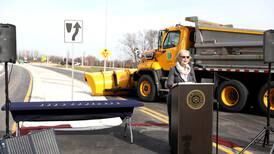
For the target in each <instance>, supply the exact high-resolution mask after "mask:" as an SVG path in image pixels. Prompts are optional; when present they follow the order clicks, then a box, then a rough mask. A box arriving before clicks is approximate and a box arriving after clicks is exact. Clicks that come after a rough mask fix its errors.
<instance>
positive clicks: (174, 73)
mask: <svg viewBox="0 0 274 154" xmlns="http://www.w3.org/2000/svg"><path fill="white" fill-rule="evenodd" d="M190 67H191V70H190V72H189V74H188V76H187V80H188V81H187V82H196V77H195V73H194V69H193V67H192V66H190ZM179 82H185V81H184V79H182V77H181V75H180V73H179V71H178V70H177V68H176V66H174V67H173V68H171V70H170V71H169V74H168V79H167V87H168V88H171V87H172V85H173V84H175V83H179Z"/></svg>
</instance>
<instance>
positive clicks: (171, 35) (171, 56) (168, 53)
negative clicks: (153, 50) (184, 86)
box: [157, 30, 181, 71]
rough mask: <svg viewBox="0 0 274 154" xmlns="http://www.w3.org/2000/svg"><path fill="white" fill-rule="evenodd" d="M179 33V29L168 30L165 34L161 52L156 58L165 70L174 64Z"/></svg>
mask: <svg viewBox="0 0 274 154" xmlns="http://www.w3.org/2000/svg"><path fill="white" fill-rule="evenodd" d="M180 35H181V32H180V31H179V30H177V31H168V32H167V34H166V35H165V36H166V37H165V39H164V42H163V44H162V47H161V49H160V50H161V51H162V53H163V54H161V55H160V56H159V57H158V58H157V59H158V61H159V63H160V65H161V66H162V68H163V69H164V70H166V71H168V70H169V69H170V68H171V67H172V66H174V65H175V62H176V54H177V52H178V49H179V48H178V47H179V44H180Z"/></svg>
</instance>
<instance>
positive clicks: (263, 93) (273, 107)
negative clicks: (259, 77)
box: [258, 82, 274, 117]
mask: <svg viewBox="0 0 274 154" xmlns="http://www.w3.org/2000/svg"><path fill="white" fill-rule="evenodd" d="M270 87H271V89H270V115H271V116H272V117H273V116H274V82H271V84H270ZM267 92H268V85H267V83H266V84H264V85H263V87H262V88H261V90H260V92H259V95H258V104H259V107H260V109H261V111H263V113H265V114H267Z"/></svg>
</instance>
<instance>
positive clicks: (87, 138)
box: [0, 66, 274, 154]
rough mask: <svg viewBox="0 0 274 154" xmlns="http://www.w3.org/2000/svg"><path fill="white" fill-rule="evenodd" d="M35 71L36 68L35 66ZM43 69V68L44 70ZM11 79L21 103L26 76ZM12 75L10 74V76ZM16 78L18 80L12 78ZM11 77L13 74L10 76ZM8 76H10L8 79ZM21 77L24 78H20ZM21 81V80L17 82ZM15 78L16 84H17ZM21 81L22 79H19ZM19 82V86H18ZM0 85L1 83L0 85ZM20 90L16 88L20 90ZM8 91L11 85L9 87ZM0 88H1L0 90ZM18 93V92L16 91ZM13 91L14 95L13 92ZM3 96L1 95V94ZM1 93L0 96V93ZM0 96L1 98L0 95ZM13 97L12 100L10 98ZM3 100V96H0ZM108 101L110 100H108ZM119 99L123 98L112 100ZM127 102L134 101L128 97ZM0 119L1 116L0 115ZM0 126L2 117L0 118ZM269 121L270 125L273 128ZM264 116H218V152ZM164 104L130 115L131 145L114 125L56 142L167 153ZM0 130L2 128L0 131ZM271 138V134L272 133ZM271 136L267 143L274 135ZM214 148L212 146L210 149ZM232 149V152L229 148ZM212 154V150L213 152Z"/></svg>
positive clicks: (91, 149)
mask: <svg viewBox="0 0 274 154" xmlns="http://www.w3.org/2000/svg"><path fill="white" fill-rule="evenodd" d="M39 67H40V68H43V69H44V70H46V69H48V70H51V71H55V72H57V73H58V74H64V75H66V76H70V75H71V71H68V70H65V69H59V68H53V67H47V66H39ZM36 68H37V67H36ZM45 68H46V69H45ZM13 73H15V75H14V77H13V78H14V80H13V79H12V78H11V83H10V84H11V85H14V89H13V90H12V91H14V92H12V93H14V94H17V95H14V94H13V95H12V93H11V97H12V98H11V100H16V99H19V93H20V95H21V96H20V97H21V100H24V95H26V89H28V83H29V80H30V79H29V74H28V73H27V71H26V70H25V69H23V68H20V67H18V66H14V71H13ZM13 73H12V74H13ZM17 75H19V76H20V79H19V78H16V76H17ZM12 76H13V75H12ZM12 76H11V77H12ZM23 76H25V77H23ZM2 78H3V77H1V81H2V80H3V79H2ZM21 78H22V79H21ZM75 78H76V79H77V80H78V81H79V82H83V77H82V73H81V72H75ZM17 79H18V80H19V81H17ZM23 79H24V80H23ZM12 82H14V83H12ZM20 82H21V84H22V85H21V84H20ZM1 86H3V83H2V82H1ZM19 87H20V88H21V89H20V88H19ZM10 88H12V86H11V87H10ZM1 89H3V88H2V87H1ZM18 90H20V91H18ZM16 91H17V92H16ZM2 93H3V92H2ZM2 93H1V94H2ZM1 96H2V95H1ZM13 97H14V98H13ZM1 98H3V97H1ZM108 99H112V98H111V97H108ZM116 99H123V98H119V97H118V98H116ZM131 99H137V98H135V97H131ZM213 114H214V119H213V135H215V134H216V133H215V132H216V131H215V130H216V129H215V128H216V116H215V115H216V112H214V113H213ZM1 117H2V116H1ZM0 120H1V121H0V122H1V126H2V123H3V118H2V119H0ZM273 120H274V119H273V118H272V119H271V124H272V125H273ZM265 121H266V120H265V117H263V116H260V115H257V114H256V113H252V112H247V113H228V112H220V113H219V135H220V142H222V143H221V144H220V146H219V153H229V152H236V150H235V148H236V147H244V146H246V145H247V144H248V143H249V142H250V141H251V140H252V138H253V137H254V136H256V134H257V133H258V132H259V131H260V130H261V129H262V128H263V127H264V126H265ZM166 122H167V114H166V104H165V101H164V100H162V101H159V102H153V103H145V108H141V109H137V110H135V112H134V116H133V126H134V144H130V143H129V138H128V137H126V138H124V137H123V136H122V135H121V134H122V130H123V127H122V126H117V127H114V128H112V129H104V130H96V131H81V132H69V133H68V132H57V141H58V144H59V147H60V149H61V151H62V153H163V154H165V153H169V147H168V140H167V134H168V127H167V124H166ZM1 130H2V128H1ZM273 135H274V134H273ZM273 135H271V140H270V141H271V143H273V141H274V136H273ZM223 145H226V146H232V149H222V148H223V147H222V146H223ZM213 148H215V147H213ZM233 148H234V149H233ZM269 150H270V147H269V146H267V147H266V148H262V145H261V144H256V145H254V146H252V147H251V149H250V151H252V152H254V153H266V152H267V151H269ZM213 152H214V150H213Z"/></svg>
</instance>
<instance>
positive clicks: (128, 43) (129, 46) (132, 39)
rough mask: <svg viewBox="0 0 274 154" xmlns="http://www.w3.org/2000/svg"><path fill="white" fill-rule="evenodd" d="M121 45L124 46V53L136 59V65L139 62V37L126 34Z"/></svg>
mask: <svg viewBox="0 0 274 154" xmlns="http://www.w3.org/2000/svg"><path fill="white" fill-rule="evenodd" d="M121 44H122V45H123V46H124V48H125V49H124V51H125V52H126V53H127V54H128V55H129V56H130V57H131V58H132V59H134V61H135V63H136V62H137V56H136V54H135V50H136V48H138V40H137V35H136V34H135V33H126V34H125V35H124V39H123V40H122V41H121Z"/></svg>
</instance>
